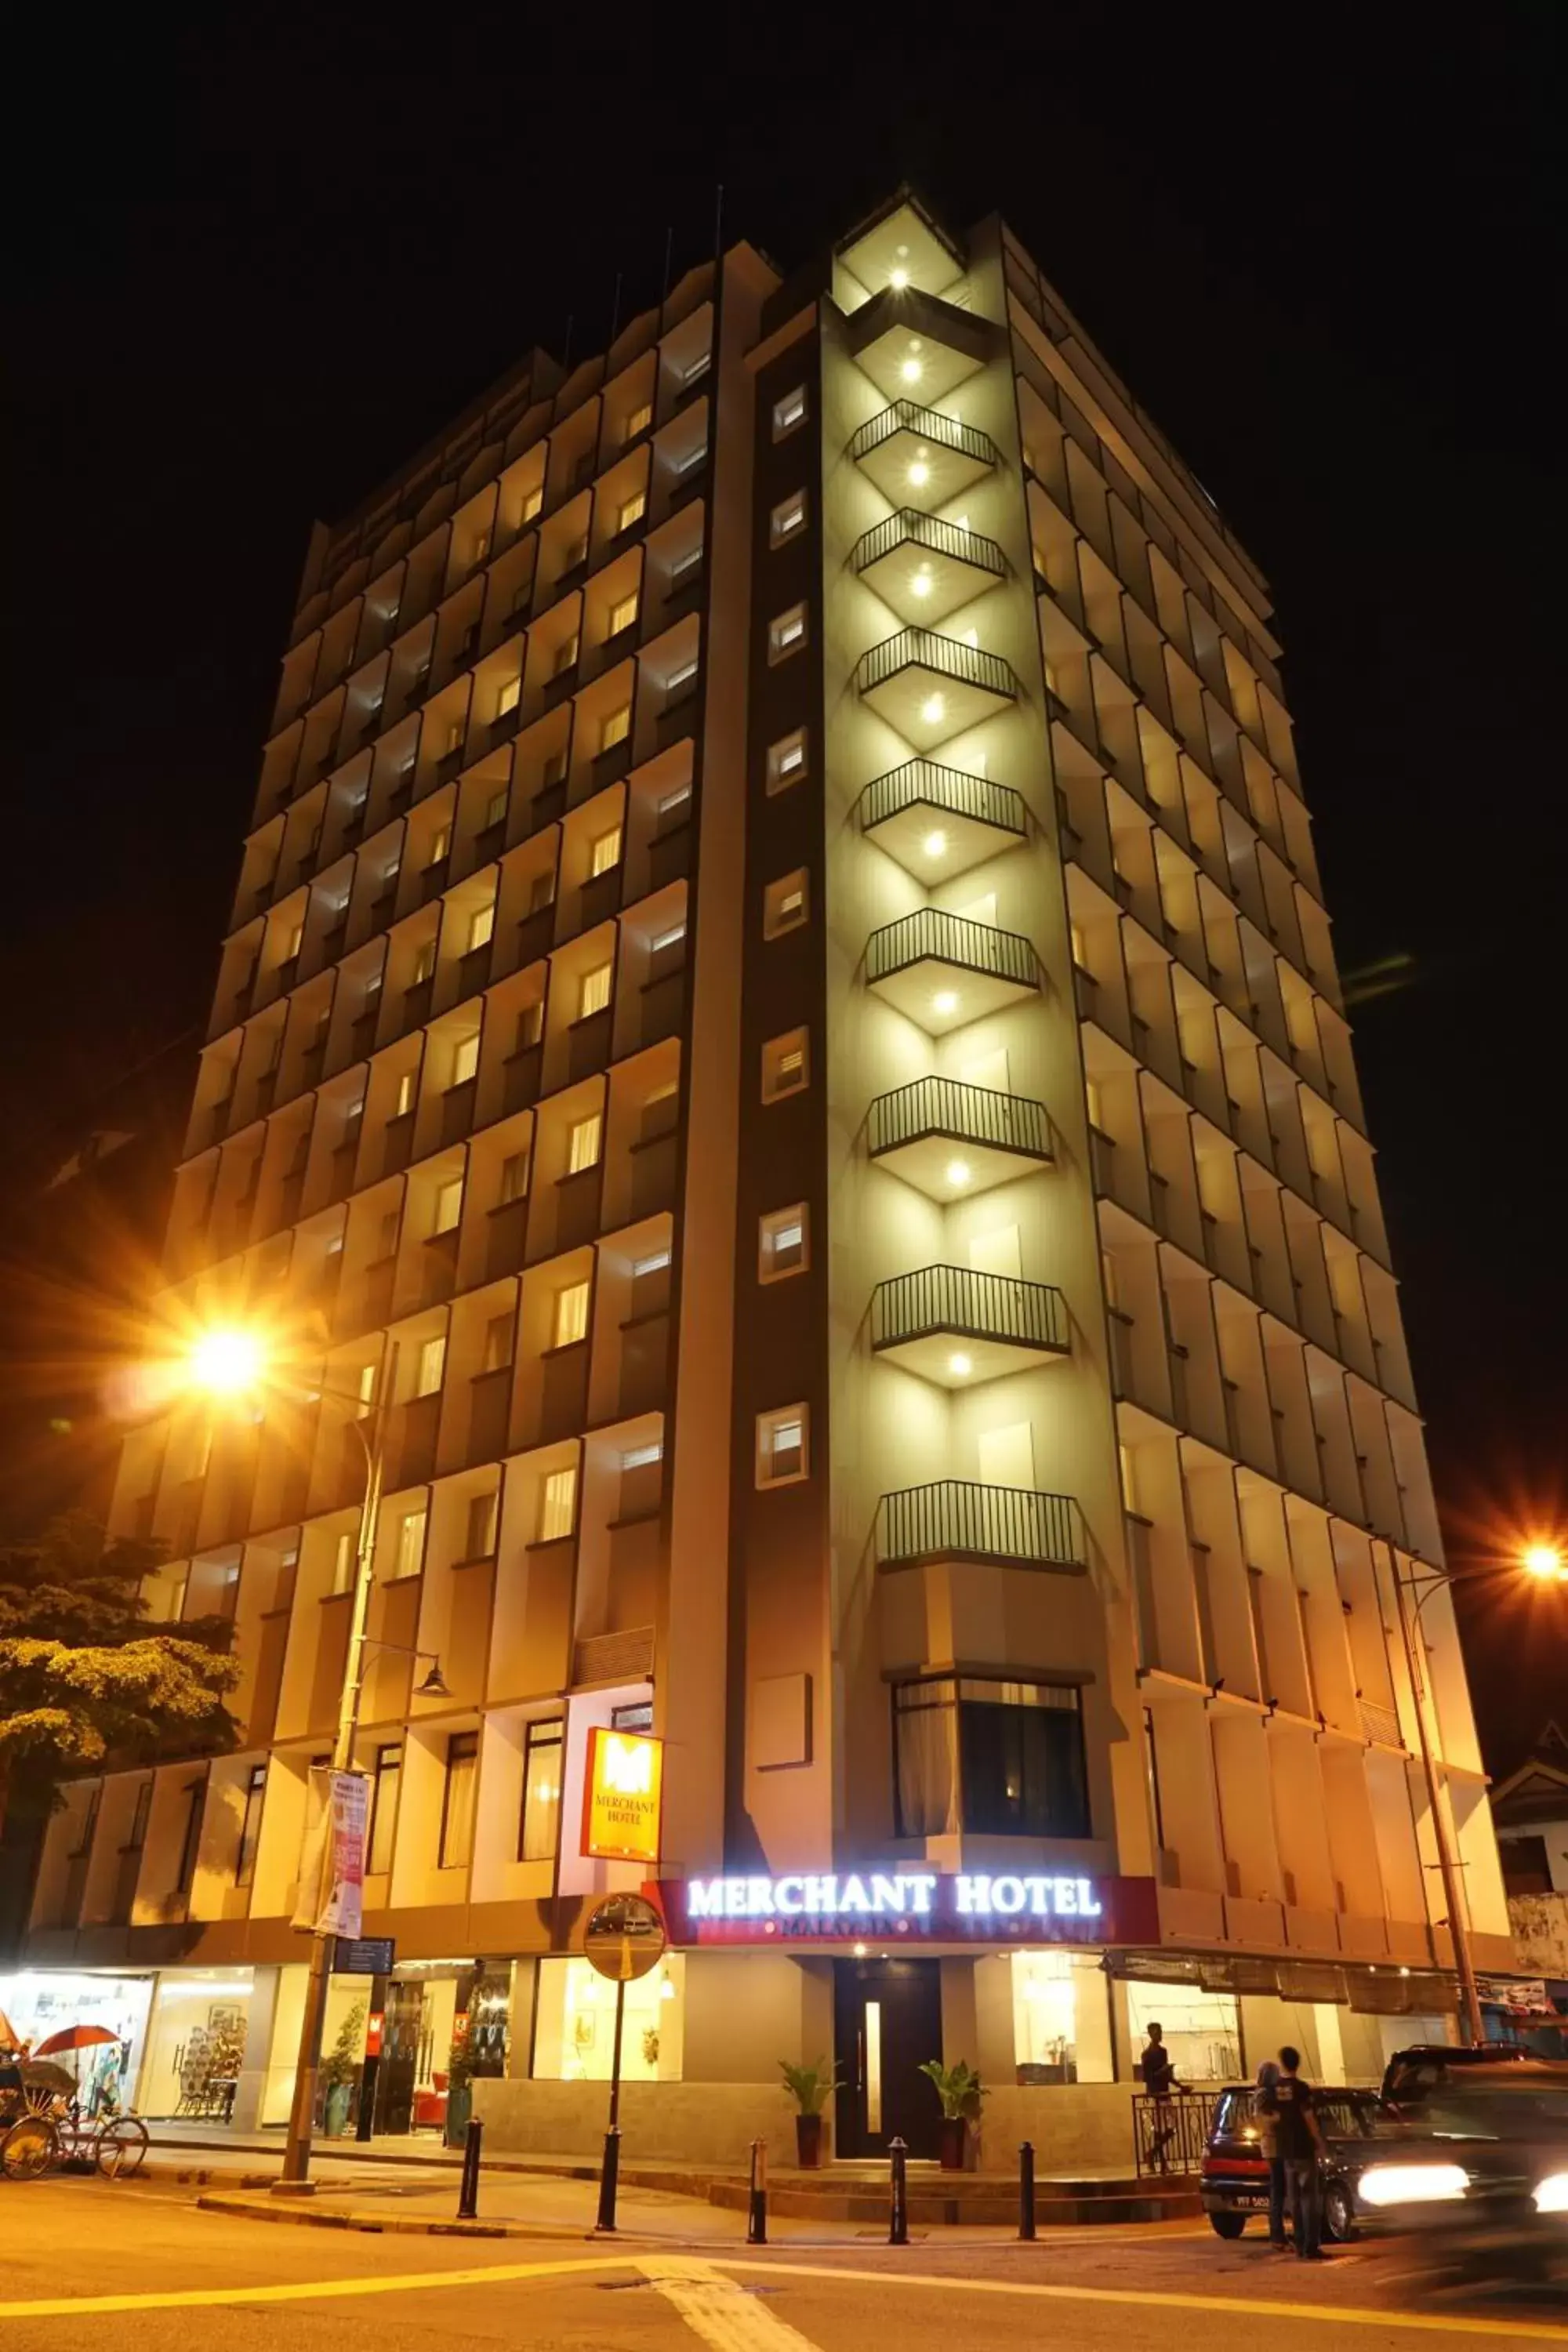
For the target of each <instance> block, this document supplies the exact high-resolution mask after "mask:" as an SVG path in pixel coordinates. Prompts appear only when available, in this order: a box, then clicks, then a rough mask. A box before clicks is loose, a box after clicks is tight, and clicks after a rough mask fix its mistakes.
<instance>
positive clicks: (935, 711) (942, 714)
mask: <svg viewBox="0 0 1568 2352" xmlns="http://www.w3.org/2000/svg"><path fill="white" fill-rule="evenodd" d="M946 716H947V704H946V703H945V701H944V700H943V699H942V696H941V695H940V694H928V695H927V697H926V698H925V700H924V701H923V702H922V703H921V718H922V719H924V720H925V723H926V725H927V726H928V727H936V726H940V724H941V723H942V719H945V718H946Z"/></svg>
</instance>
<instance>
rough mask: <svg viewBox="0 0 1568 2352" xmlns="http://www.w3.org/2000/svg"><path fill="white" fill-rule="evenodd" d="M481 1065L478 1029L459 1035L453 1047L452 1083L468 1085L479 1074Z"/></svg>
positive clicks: (456, 1085) (460, 1085)
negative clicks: (463, 1035)
mask: <svg viewBox="0 0 1568 2352" xmlns="http://www.w3.org/2000/svg"><path fill="white" fill-rule="evenodd" d="M478 1073H479V1031H478V1030H477V1029H470V1030H469V1032H468V1035H467V1036H466V1037H459V1038H458V1042H457V1044H456V1045H454V1046H453V1048H452V1084H453V1085H454V1086H455V1087H466V1086H467V1085H468V1080H469V1079H470V1078H472V1077H475V1076H478Z"/></svg>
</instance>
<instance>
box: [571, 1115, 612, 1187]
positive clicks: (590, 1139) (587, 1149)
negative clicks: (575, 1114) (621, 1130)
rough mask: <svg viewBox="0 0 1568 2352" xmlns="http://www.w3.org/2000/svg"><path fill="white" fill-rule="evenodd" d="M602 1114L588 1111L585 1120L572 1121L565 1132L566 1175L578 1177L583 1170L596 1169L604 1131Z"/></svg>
mask: <svg viewBox="0 0 1568 2352" xmlns="http://www.w3.org/2000/svg"><path fill="white" fill-rule="evenodd" d="M604 1125H605V1120H604V1114H603V1112H601V1111H596V1110H595V1111H590V1113H589V1114H588V1117H587V1118H579V1119H574V1121H573V1123H572V1125H571V1126H570V1127H569V1128H568V1129H567V1130H566V1173H567V1174H568V1176H580V1175H581V1174H582V1172H583V1171H584V1168H596V1167H597V1166H598V1162H599V1138H600V1136H601V1134H602V1133H603V1130H604Z"/></svg>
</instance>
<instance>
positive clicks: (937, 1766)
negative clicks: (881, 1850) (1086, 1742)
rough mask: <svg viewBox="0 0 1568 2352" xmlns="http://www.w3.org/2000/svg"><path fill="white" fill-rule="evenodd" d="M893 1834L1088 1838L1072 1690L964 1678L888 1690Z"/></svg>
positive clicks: (1078, 1712) (1077, 1709)
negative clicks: (890, 1697) (968, 1833)
mask: <svg viewBox="0 0 1568 2352" xmlns="http://www.w3.org/2000/svg"><path fill="white" fill-rule="evenodd" d="M893 1782H894V1805H895V1812H894V1832H893V1833H894V1835H895V1836H896V1837H941V1836H944V1835H947V1834H950V1833H951V1832H953V1831H955V1830H960V1829H963V1830H967V1831H971V1832H973V1833H974V1834H976V1835H978V1836H981V1837H1030V1838H1051V1837H1066V1838H1079V1837H1088V1835H1089V1788H1088V1777H1087V1773H1086V1771H1085V1767H1084V1752H1083V1715H1082V1709H1081V1706H1080V1705H1079V1692H1078V1691H1077V1690H1076V1689H1075V1688H1072V1687H1070V1686H1064V1685H1057V1684H1054V1683H1004V1682H991V1681H985V1680H982V1679H980V1678H979V1677H977V1676H973V1675H963V1676H956V1675H934V1676H932V1677H931V1679H929V1680H927V1681H921V1682H908V1683H900V1684H899V1685H897V1687H896V1688H895V1690H894V1693H893Z"/></svg>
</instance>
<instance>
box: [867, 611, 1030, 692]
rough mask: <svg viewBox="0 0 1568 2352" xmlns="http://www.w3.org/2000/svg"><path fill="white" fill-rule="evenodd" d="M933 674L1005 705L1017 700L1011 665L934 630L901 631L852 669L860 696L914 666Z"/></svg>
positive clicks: (885, 639)
mask: <svg viewBox="0 0 1568 2352" xmlns="http://www.w3.org/2000/svg"><path fill="white" fill-rule="evenodd" d="M917 664H918V665H919V667H921V668H922V669H930V670H935V671H936V673H937V674H938V676H939V677H951V678H952V679H953V680H954V681H955V683H957V684H958V685H960V686H975V687H979V688H982V690H983V691H984V693H986V694H999V695H1001V696H1002V697H1003V698H1004V699H1005V700H1006V701H1008V702H1012V701H1014V700H1015V699H1016V697H1017V692H1018V681H1017V679H1016V677H1015V676H1014V674H1013V670H1012V667H1011V665H1010V664H1009V663H1007V662H1005V661H1004V660H1003V659H1002V656H1001V655H1000V654H988V653H985V652H984V651H983V650H982V649H981V647H980V646H966V645H965V644H964V642H963V638H962V637H944V636H942V635H941V633H940V632H939V631H938V630H935V629H900V630H899V632H898V634H897V635H895V636H891V637H884V638H883V639H882V642H881V644H880V645H879V646H871V647H869V649H868V651H867V652H865V653H863V654H862V655H861V656H860V659H859V661H858V663H857V664H856V667H855V684H856V686H857V687H858V689H859V691H860V692H861V693H862V694H866V693H868V692H869V690H870V689H871V688H872V687H875V686H882V685H885V684H886V682H887V680H888V679H889V678H890V677H897V675H898V673H899V671H900V670H901V669H910V668H911V667H915V666H916V665H917Z"/></svg>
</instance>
